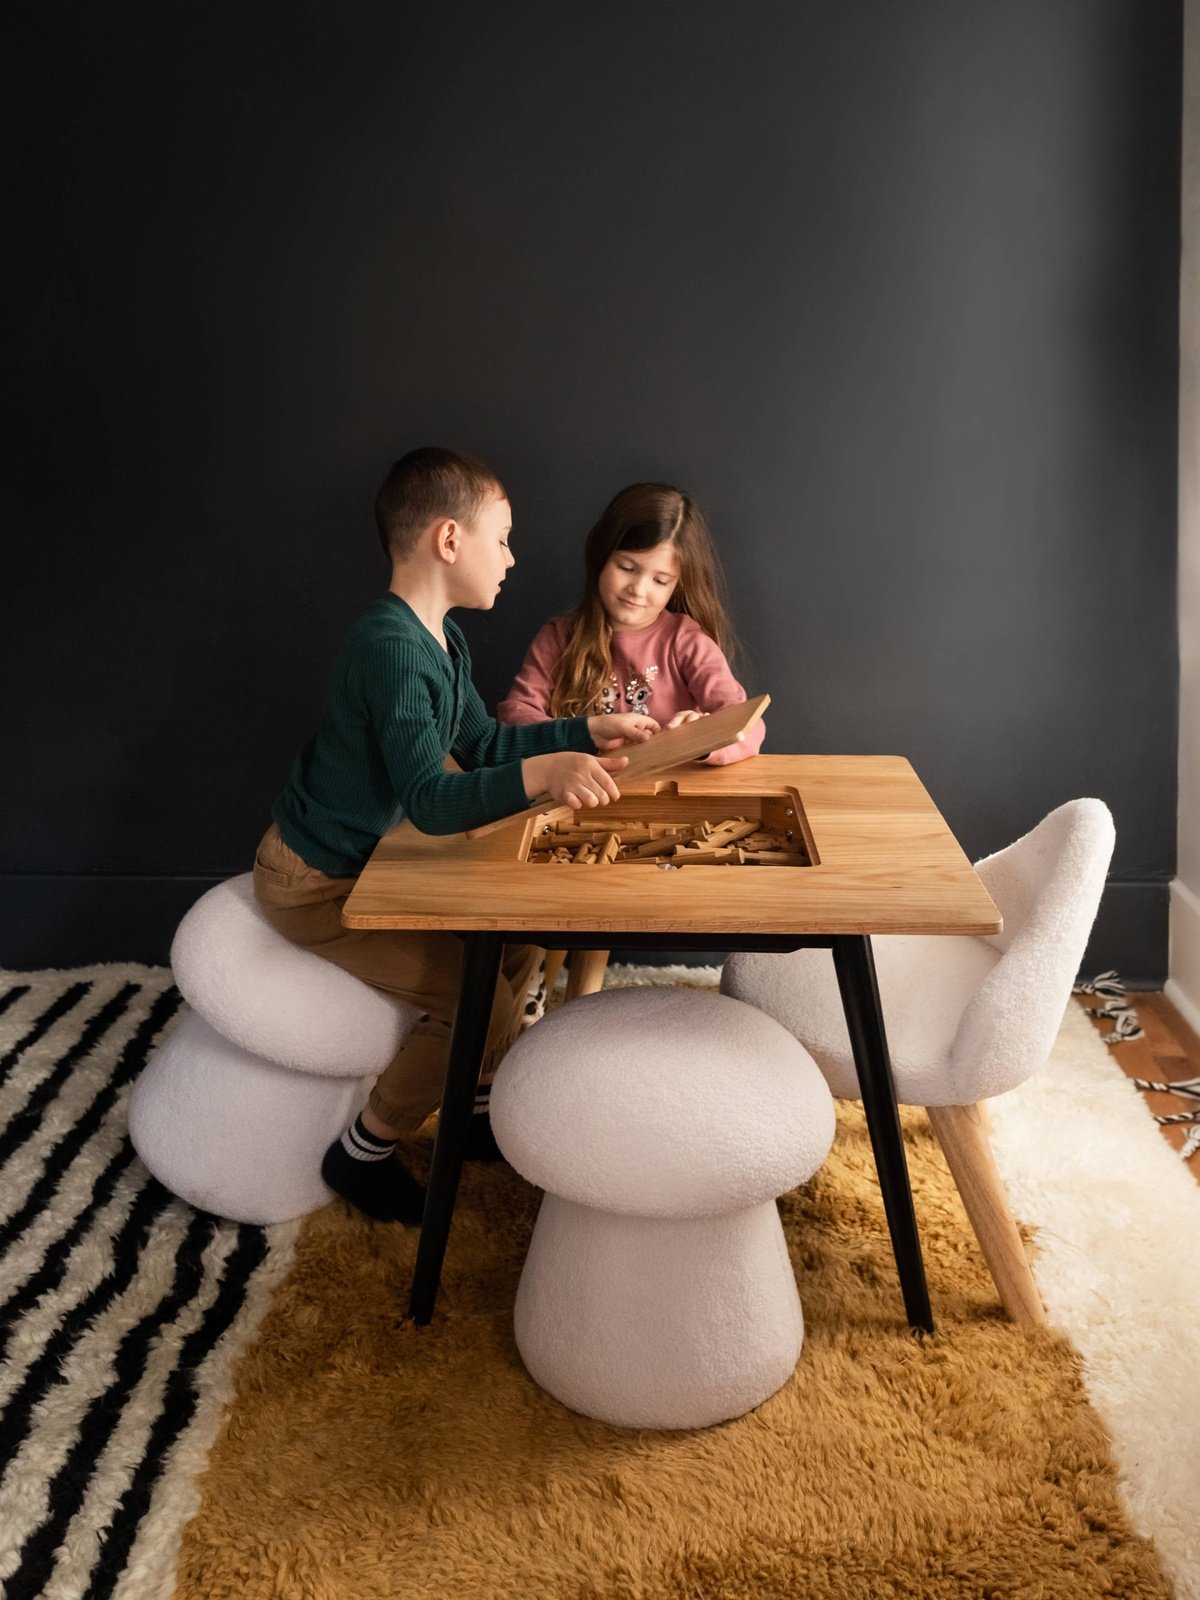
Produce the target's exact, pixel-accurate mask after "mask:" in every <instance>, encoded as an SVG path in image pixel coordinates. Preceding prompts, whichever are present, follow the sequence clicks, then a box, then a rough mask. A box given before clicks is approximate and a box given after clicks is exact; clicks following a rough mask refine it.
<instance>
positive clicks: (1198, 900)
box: [1163, 878, 1200, 1033]
mask: <svg viewBox="0 0 1200 1600" xmlns="http://www.w3.org/2000/svg"><path fill="white" fill-rule="evenodd" d="M1170 974H1171V975H1170V977H1169V978H1168V979H1167V983H1166V988H1165V989H1164V991H1163V992H1164V994H1165V995H1166V997H1167V999H1168V1000H1169V1001H1170V1002H1171V1004H1172V1005H1173V1006H1174V1007H1175V1009H1176V1011H1178V1012H1179V1014H1180V1016H1181V1017H1182V1018H1183V1019H1184V1021H1185V1022H1187V1023H1188V1024H1189V1025H1190V1026H1191V1027H1192V1028H1194V1029H1195V1030H1196V1032H1197V1033H1200V896H1198V895H1196V894H1195V893H1194V892H1193V891H1192V890H1191V889H1189V888H1188V886H1187V884H1186V883H1184V882H1183V880H1182V878H1176V879H1175V880H1174V882H1173V883H1172V884H1171V964H1170Z"/></svg>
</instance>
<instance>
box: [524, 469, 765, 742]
mask: <svg viewBox="0 0 1200 1600" xmlns="http://www.w3.org/2000/svg"><path fill="white" fill-rule="evenodd" d="M584 567H585V570H586V582H585V587H584V594H583V599H582V600H581V601H580V602H579V604H578V605H577V606H576V607H575V609H574V610H573V611H571V612H570V613H568V614H567V615H566V616H562V617H555V618H553V619H552V620H551V621H550V622H547V623H546V625H545V626H544V627H543V628H542V629H541V630H540V632H539V633H538V634H537V636H536V638H535V639H534V641H533V643H532V644H531V645H530V647H529V652H528V654H527V655H526V657H525V661H524V663H523V665H522V667H521V670H520V672H518V673H517V676H516V678H515V679H514V680H513V685H512V688H511V689H510V690H509V691H508V695H507V697H506V698H505V699H504V700H503V701H502V702H501V703H500V705H499V706H498V707H497V710H496V717H497V720H498V721H500V722H508V723H522V722H543V721H545V719H546V718H548V717H570V716H584V715H595V714H596V713H598V712H608V713H614V714H615V713H617V712H628V711H641V712H645V713H647V714H648V715H650V716H652V717H654V719H655V720H656V721H657V722H658V723H659V725H660V726H661V727H663V728H675V727H678V726H679V724H680V723H681V722H689V721H691V720H692V719H693V718H695V717H699V716H703V715H704V714H705V713H707V712H709V711H717V710H719V709H720V708H721V707H722V706H727V705H734V704H737V703H738V702H740V701H742V700H745V698H746V691H745V690H744V689H743V688H742V686H741V684H740V683H739V682H738V681H737V679H736V678H735V677H734V675H733V673H732V672H731V671H730V667H729V662H728V661H727V660H726V652H727V651H730V650H731V649H732V648H733V636H732V630H731V629H730V626H729V619H728V617H727V616H726V615H725V608H724V606H723V604H722V602H721V597H720V590H721V577H720V569H719V567H718V564H717V558H716V553H715V551H714V550H713V545H712V538H711V536H710V535H709V531H708V528H707V526H706V525H705V521H704V518H703V517H702V516H701V515H700V510H699V508H698V507H697V505H696V503H695V501H693V500H692V499H691V498H690V497H689V496H688V495H686V494H684V493H683V491H682V490H681V489H673V488H671V486H670V485H669V484H665V483H633V484H630V486H629V487H628V488H627V489H622V490H621V492H620V494H618V495H617V496H616V498H615V499H613V500H611V501H610V502H609V504H608V506H607V507H606V508H605V511H604V514H603V515H602V516H601V518H600V520H599V522H597V524H596V526H595V527H594V528H593V529H592V531H591V532H590V533H589V534H588V536H587V543H586V545H585V546H584ZM765 732H766V729H765V727H764V725H763V722H762V719H761V718H760V719H759V721H758V722H757V723H756V724H755V725H754V727H753V728H751V729H750V730H749V731H748V732H747V734H746V736H745V738H744V739H742V740H741V741H739V743H737V744H731V745H727V746H726V747H725V748H724V749H723V750H714V751H713V752H712V754H711V755H709V756H708V757H707V758H706V759H707V760H708V761H709V762H711V763H712V764H713V765H716V766H720V765H725V764H728V763H729V762H733V761H743V760H745V758H746V757H747V756H752V755H756V754H757V752H758V750H759V748H760V747H761V745H762V741H763V734H764V733H765Z"/></svg>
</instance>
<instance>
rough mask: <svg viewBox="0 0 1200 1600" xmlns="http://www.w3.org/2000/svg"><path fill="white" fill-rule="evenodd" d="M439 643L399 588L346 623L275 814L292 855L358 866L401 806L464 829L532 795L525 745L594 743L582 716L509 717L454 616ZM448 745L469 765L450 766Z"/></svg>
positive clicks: (350, 872) (331, 868) (448, 828)
mask: <svg viewBox="0 0 1200 1600" xmlns="http://www.w3.org/2000/svg"><path fill="white" fill-rule="evenodd" d="M445 631H446V643H447V644H448V645H449V647H450V648H449V651H446V650H443V649H442V647H441V645H439V644H438V642H437V640H436V639H435V638H434V637H433V635H432V634H431V633H430V632H429V630H428V629H427V628H426V627H425V626H424V624H423V623H421V622H419V621H418V620H417V616H416V614H415V612H414V611H413V610H412V608H411V607H410V606H409V605H408V604H407V603H406V602H405V601H403V600H401V599H400V597H399V595H395V594H386V595H384V596H383V598H382V599H381V600H377V601H376V602H375V604H374V605H373V606H372V607H371V609H370V610H369V611H368V612H367V614H366V615H365V616H364V617H361V618H360V619H359V620H358V622H356V623H355V625H354V626H353V628H351V630H350V635H349V637H348V639H347V640H346V644H345V647H344V648H343V650H342V653H341V655H340V656H339V657H338V660H337V663H336V664H335V666H334V669H333V675H332V678H331V680H330V684H329V698H328V703H327V707H326V712H325V720H324V721H323V722H322V724H321V726H320V728H319V729H318V731H317V733H316V735H315V736H314V737H313V738H312V739H310V740H309V742H308V744H307V745H305V747H304V749H303V750H302V751H301V753H300V755H299V757H298V758H297V760H296V764H295V766H294V767H293V768H292V775H291V778H290V779H289V781H288V785H287V788H286V789H284V791H283V793H282V794H281V795H280V797H279V799H278V800H277V801H276V802H275V805H274V807H273V808H272V811H271V815H272V816H273V817H274V819H275V821H276V823H277V824H278V827H279V831H280V833H281V834H282V835H283V838H284V840H285V842H286V843H287V844H289V845H291V847H292V849H293V850H295V851H296V853H297V855H299V856H301V857H302V858H303V859H304V860H305V861H307V862H308V864H309V866H310V867H316V868H318V870H319V871H321V872H327V873H329V874H330V876H331V877H335V878H346V877H354V876H356V875H357V874H358V873H359V872H360V871H361V870H362V868H363V866H364V865H365V864H366V861H367V857H368V856H369V855H370V854H371V851H372V850H373V849H374V848H375V846H376V844H377V843H378V841H379V839H380V837H381V836H382V835H383V834H385V833H386V832H387V831H388V829H389V828H394V827H395V826H396V824H397V823H398V822H401V821H403V819H404V818H405V817H408V818H410V819H411V821H412V822H413V823H414V825H415V826H416V827H418V828H420V830H421V832H422V833H461V832H462V831H463V830H464V829H466V828H476V827H479V826H480V825H481V824H482V823H485V822H494V821H495V820H496V818H497V817H504V816H508V815H510V814H511V813H512V812H515V811H521V810H523V809H524V807H525V806H526V805H527V804H528V800H527V799H526V795H525V786H524V784H523V783H522V782H521V761H522V759H523V758H524V757H525V756H538V755H545V754H547V753H548V752H550V751H554V750H586V751H592V750H594V749H595V745H594V744H593V742H592V739H591V736H590V735H589V733H588V728H587V718H586V717H567V718H563V719H561V720H559V721H557V722H535V723H528V724H526V725H525V726H523V727H504V726H501V725H500V724H499V723H497V722H496V721H495V720H494V719H493V718H492V717H489V716H488V714H487V711H486V710H485V708H484V705H483V701H482V700H481V699H480V698H479V694H478V692H477V691H476V689H475V687H474V685H473V684H472V682H471V657H470V655H469V654H468V652H467V643H466V640H465V639H464V638H463V636H462V633H461V631H460V629H459V628H458V627H457V626H456V625H455V624H454V623H453V622H451V621H450V619H449V618H448V617H447V619H446V623H445ZM447 752H449V753H450V754H451V755H452V756H453V757H454V759H455V760H456V761H457V762H458V764H459V766H460V767H462V768H463V769H464V770H463V771H462V772H461V773H457V772H453V773H452V772H447V771H446V770H445V767H444V762H445V758H446V754H447Z"/></svg>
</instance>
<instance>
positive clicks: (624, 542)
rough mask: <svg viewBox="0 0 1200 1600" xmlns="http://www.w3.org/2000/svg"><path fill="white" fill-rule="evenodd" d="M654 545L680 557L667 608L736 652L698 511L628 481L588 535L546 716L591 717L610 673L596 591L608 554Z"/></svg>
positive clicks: (607, 633)
mask: <svg viewBox="0 0 1200 1600" xmlns="http://www.w3.org/2000/svg"><path fill="white" fill-rule="evenodd" d="M660 544H671V545H674V547H675V551H676V554H677V555H678V557H679V582H678V584H677V585H676V586H675V592H674V594H672V596H671V598H670V600H668V602H667V610H668V611H681V612H683V614H684V615H685V616H688V617H694V618H695V620H696V622H698V623H699V625H700V627H701V628H703V630H704V632H705V633H707V634H708V636H709V638H710V639H714V640H715V641H716V643H717V644H718V646H719V647H720V649H721V650H722V651H723V653H724V654H725V655H726V656H728V657H730V658H731V659H733V658H734V656H735V655H736V651H737V643H736V641H735V639H734V637H733V629H732V628H731V627H730V625H729V618H728V616H727V615H726V611H725V601H724V594H723V582H722V577H721V568H720V565H719V563H718V561H717V556H716V552H715V550H714V549H713V542H712V535H711V534H710V533H709V531H708V525H707V524H706V522H705V521H704V518H703V517H702V516H701V514H700V508H699V506H697V504H696V502H695V501H694V500H693V499H692V498H691V496H690V495H686V494H684V492H683V490H682V489H675V488H672V486H671V485H670V484H669V483H631V484H630V485H629V487H628V488H627V489H622V490H621V492H620V494H618V495H616V496H615V497H614V498H613V499H612V500H610V501H609V503H608V505H607V506H606V507H605V508H604V512H603V515H602V516H601V518H600V520H599V522H597V524H596V526H595V527H594V528H593V529H592V531H591V532H590V533H589V534H588V536H587V543H586V544H585V546H584V553H583V560H584V567H585V570H586V582H585V585H584V591H583V599H582V600H581V601H580V602H579V604H578V605H577V606H576V607H575V609H574V611H572V612H570V613H569V615H568V616H567V617H566V618H565V619H564V620H565V622H566V626H567V647H566V649H565V650H564V651H563V653H562V657H561V659H560V660H559V663H558V668H557V670H556V672H555V675H554V683H553V685H552V687H551V691H550V715H551V716H552V717H582V716H589V715H590V714H591V713H592V712H593V711H594V710H595V707H596V704H597V702H598V701H599V698H600V691H601V689H602V688H603V687H604V684H605V683H606V682H607V680H608V677H609V674H610V673H611V672H612V627H611V626H610V624H609V620H608V615H607V613H606V612H605V610H604V605H603V602H602V601H601V599H600V586H599V580H600V574H601V572H603V570H604V568H605V565H606V564H607V562H608V559H609V557H610V556H611V555H613V553H614V552H615V551H617V550H653V549H654V548H655V546H656V545H660Z"/></svg>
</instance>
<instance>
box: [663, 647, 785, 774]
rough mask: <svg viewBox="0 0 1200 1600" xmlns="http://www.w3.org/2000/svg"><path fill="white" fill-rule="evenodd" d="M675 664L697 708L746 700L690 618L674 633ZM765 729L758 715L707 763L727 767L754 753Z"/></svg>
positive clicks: (716, 708) (726, 664)
mask: <svg viewBox="0 0 1200 1600" xmlns="http://www.w3.org/2000/svg"><path fill="white" fill-rule="evenodd" d="M675 664H676V667H677V669H678V672H679V676H680V678H681V680H682V681H683V683H684V684H685V685H686V687H687V693H688V695H689V697H690V699H691V701H692V704H693V705H694V706H695V708H696V710H697V711H720V710H721V709H722V708H723V707H724V706H732V705H740V704H741V703H742V702H743V701H744V700H745V699H746V691H745V689H743V688H742V686H741V684H740V683H739V682H738V681H737V679H736V678H735V677H734V675H733V673H732V672H731V670H730V667H729V662H728V661H726V659H725V656H724V654H723V653H722V651H721V649H720V646H719V645H718V644H717V643H716V641H715V640H714V639H711V638H710V637H709V635H708V634H707V633H705V632H704V630H703V628H701V627H700V625H699V624H698V623H697V622H695V621H693V620H692V618H690V617H689V618H688V619H687V621H686V622H685V623H684V624H683V625H682V626H681V627H680V629H679V632H678V633H677V634H676V636H675ZM766 731H767V728H766V724H765V723H764V721H763V719H762V718H761V717H759V719H758V721H757V722H756V723H755V724H754V726H753V727H752V728H750V729H748V730H747V732H746V735H745V737H744V738H743V739H739V740H738V741H737V742H736V743H735V744H727V745H726V746H725V747H724V749H721V750H714V751H713V752H712V754H711V755H710V756H709V757H708V761H709V764H710V765H711V766H714V767H722V766H730V765H732V764H733V762H735V761H745V760H746V758H747V757H748V756H756V755H757V754H758V752H759V750H760V749H761V748H762V742H763V737H764V735H765V734H766Z"/></svg>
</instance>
